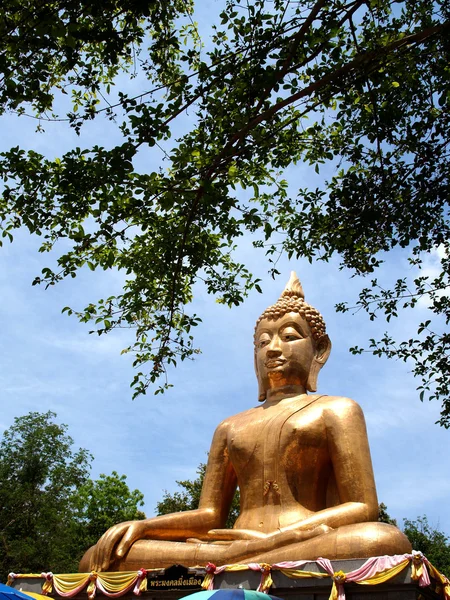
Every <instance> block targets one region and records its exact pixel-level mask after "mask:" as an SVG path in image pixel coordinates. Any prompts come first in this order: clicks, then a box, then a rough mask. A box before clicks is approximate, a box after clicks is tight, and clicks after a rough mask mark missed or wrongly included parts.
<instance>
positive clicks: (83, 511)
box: [0, 411, 145, 580]
mask: <svg viewBox="0 0 450 600" xmlns="http://www.w3.org/2000/svg"><path fill="white" fill-rule="evenodd" d="M55 418H56V415H55V413H53V412H51V411H49V412H47V413H37V412H31V413H29V414H28V415H25V416H23V417H17V418H16V419H15V421H14V424H13V425H12V426H11V427H10V428H9V429H7V430H6V431H5V432H4V433H3V437H2V439H1V441H0V506H1V507H2V510H1V511H0V569H1V573H2V578H3V580H6V577H7V574H8V573H9V572H11V571H13V572H16V573H20V572H25V573H26V572H28V573H29V572H34V573H36V572H38V573H40V572H41V571H42V570H51V571H54V572H55V573H58V572H59V573H67V572H69V573H70V572H73V571H76V570H77V569H78V562H79V560H80V558H81V556H82V554H83V553H84V552H85V550H86V549H87V548H88V547H89V546H90V545H92V543H94V542H96V541H97V539H98V538H99V536H100V535H102V534H103V533H104V531H105V530H106V529H107V528H108V527H109V526H110V525H112V524H114V523H117V522H120V521H122V520H127V519H138V518H143V517H144V516H145V515H143V513H142V512H141V511H139V509H138V506H140V505H142V504H143V497H142V494H141V493H140V492H139V491H138V490H134V491H133V492H131V491H130V490H129V489H128V486H127V485H126V483H125V476H119V475H117V473H115V472H113V473H112V475H110V476H105V475H101V476H100V479H99V480H98V481H91V480H90V479H89V469H90V463H91V460H92V456H91V454H90V453H89V452H88V451H87V450H85V449H83V448H80V449H78V450H74V449H73V440H72V438H71V437H70V436H69V435H68V434H67V426H66V425H59V424H58V423H56V422H55Z"/></svg>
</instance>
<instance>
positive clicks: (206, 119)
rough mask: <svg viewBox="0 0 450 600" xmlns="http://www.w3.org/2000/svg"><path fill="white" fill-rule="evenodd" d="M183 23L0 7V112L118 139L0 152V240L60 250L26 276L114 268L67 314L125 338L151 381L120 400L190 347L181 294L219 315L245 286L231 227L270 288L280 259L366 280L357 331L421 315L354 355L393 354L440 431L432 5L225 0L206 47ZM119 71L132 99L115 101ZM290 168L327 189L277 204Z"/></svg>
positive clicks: (437, 56)
mask: <svg viewBox="0 0 450 600" xmlns="http://www.w3.org/2000/svg"><path fill="white" fill-rule="evenodd" d="M103 9H104V12H103ZM192 11H193V4H191V3H189V2H181V1H180V2H179V3H177V2H171V3H166V2H160V1H158V0H157V1H155V2H153V3H150V4H149V5H148V6H147V5H146V6H141V5H140V4H137V3H126V2H119V1H117V2H110V3H107V5H105V7H103V5H102V14H99V13H98V11H97V9H96V8H94V7H92V6H91V4H90V3H83V2H75V3H70V7H68V6H67V4H66V3H65V2H60V1H57V2H51V3H49V2H44V3H34V2H29V3H26V4H23V3H18V2H15V1H12V0H11V1H8V2H7V5H6V9H5V10H4V15H3V16H2V19H3V20H2V21H1V27H2V28H3V30H4V32H5V35H4V36H2V38H0V39H1V41H0V44H1V48H2V50H0V53H1V54H0V55H1V61H2V65H3V70H4V72H5V76H4V79H3V84H2V85H3V86H4V87H3V88H2V90H3V92H2V95H0V100H3V108H4V110H15V111H17V112H19V113H30V111H34V115H35V117H36V118H39V123H40V126H41V124H42V123H44V122H45V120H54V119H63V120H64V119H65V120H66V121H67V125H68V126H70V127H73V128H75V130H76V131H77V132H80V131H82V128H83V127H86V126H87V124H88V122H89V121H91V120H92V119H98V118H106V119H109V120H111V121H112V122H114V123H116V124H117V127H118V129H119V130H120V133H121V135H122V142H121V143H120V144H118V145H116V146H113V147H101V146H98V145H97V146H94V147H92V148H79V147H77V148H73V149H72V150H70V151H68V152H66V153H65V154H64V155H63V156H61V157H58V158H48V157H45V156H43V155H41V154H39V153H38V152H36V151H34V150H30V151H28V152H25V151H24V150H23V149H21V148H19V147H17V146H16V147H12V148H11V149H10V150H9V151H5V152H3V153H1V155H0V176H1V177H2V179H3V182H4V189H3V196H2V199H1V201H0V220H1V228H2V231H3V233H2V235H3V237H4V238H6V239H10V240H12V238H13V231H14V230H15V229H17V228H20V227H25V228H27V229H28V230H29V231H30V233H32V234H35V235H38V236H41V237H42V245H41V248H40V250H41V251H42V252H56V253H57V260H56V263H57V266H56V267H46V268H44V269H43V272H42V273H41V274H40V275H38V276H37V277H36V279H35V281H34V283H42V284H44V285H46V286H51V285H55V284H56V283H57V282H59V281H61V280H63V279H65V278H67V277H75V276H76V274H77V272H78V270H79V269H81V268H83V267H87V268H89V269H91V270H96V269H105V270H107V269H119V270H122V271H123V272H124V273H125V274H126V276H127V280H126V283H125V285H124V289H123V291H122V293H120V294H118V295H111V296H109V297H107V298H102V299H99V300H97V301H95V299H93V301H92V303H89V304H88V306H86V307H85V308H84V310H77V309H76V308H75V307H66V308H65V309H64V310H65V311H67V312H68V313H69V314H72V313H75V314H76V315H77V316H78V318H79V319H80V320H81V321H83V322H93V323H94V324H95V327H96V331H97V332H98V333H99V334H103V333H108V332H110V331H111V330H113V329H115V328H119V327H131V328H134V329H135V330H136V341H135V343H134V344H132V345H131V346H129V347H128V348H126V349H125V350H124V351H126V352H134V353H135V362H134V366H135V367H138V368H142V366H143V365H145V364H147V363H148V365H149V367H148V371H146V370H144V369H143V368H142V370H138V372H137V374H136V376H135V378H134V380H133V383H132V385H133V386H134V390H135V392H134V394H135V395H137V394H141V393H145V392H146V390H147V389H148V387H149V386H150V385H152V384H154V383H155V382H157V381H161V380H160V377H161V376H163V380H162V381H163V383H162V384H160V387H158V388H157V389H156V392H159V391H162V390H163V389H164V388H165V387H167V385H168V384H167V380H164V375H165V372H166V366H167V365H168V364H169V365H170V364H176V362H177V360H179V359H181V360H184V359H186V358H189V357H192V356H193V355H194V354H195V353H196V352H197V349H196V347H195V344H194V339H193V335H192V329H193V327H194V326H195V325H197V323H198V321H199V316H197V315H195V314H190V313H189V312H188V309H187V305H188V304H189V302H190V301H191V299H192V294H193V286H194V285H195V284H196V283H197V282H199V281H201V282H203V283H204V285H205V287H206V290H207V291H208V293H210V294H213V295H215V296H216V297H217V300H218V301H219V302H223V303H225V304H227V305H230V306H232V305H237V304H239V303H241V302H242V301H243V299H244V298H245V296H246V295H247V294H248V293H249V291H250V290H252V289H254V288H256V289H257V290H260V287H259V282H258V279H256V278H255V277H254V276H253V275H252V274H251V273H250V272H249V270H248V268H247V267H246V265H245V264H242V263H241V262H239V261H238V260H237V259H236V257H235V254H234V249H235V246H236V244H237V243H238V241H239V239H240V238H241V237H242V236H243V235H251V236H252V240H253V244H254V245H255V246H256V247H260V248H261V251H262V252H265V254H266V256H267V259H268V261H269V263H268V264H269V269H270V271H271V273H272V275H273V276H275V275H276V274H277V269H276V257H277V256H278V255H279V254H280V253H285V254H286V255H287V256H289V257H296V258H298V257H306V258H308V259H309V260H311V261H312V260H313V259H320V260H325V261H326V260H329V259H330V257H331V256H333V255H334V254H338V255H339V256H340V259H341V266H342V267H347V268H349V269H351V270H352V272H353V273H354V274H357V275H368V274H369V275H370V276H371V277H372V278H371V280H370V284H369V285H368V286H366V287H364V289H363V290H362V291H361V295H360V297H359V299H358V300H357V301H356V304H355V309H356V310H358V309H363V310H366V311H367V312H368V314H369V317H370V318H371V319H374V318H375V317H376V316H377V315H378V314H381V315H384V316H385V317H386V319H387V320H388V321H389V320H390V319H391V318H392V317H396V316H397V315H398V314H399V312H400V311H401V310H403V309H408V308H413V307H414V306H415V305H416V304H417V302H418V300H419V299H421V298H424V299H426V301H427V302H428V306H429V309H430V318H429V319H427V320H425V321H422V322H419V323H417V327H416V332H415V333H414V335H413V336H412V337H411V338H410V339H408V340H399V341H396V340H394V339H393V338H392V337H391V336H390V335H389V334H386V335H385V336H384V337H383V338H382V339H381V340H371V342H370V347H369V350H371V351H372V352H373V353H374V354H376V355H385V356H389V357H398V358H401V359H403V360H405V361H410V362H411V363H412V365H413V372H414V374H415V375H417V376H419V377H420V378H421V383H420V385H419V389H420V394H421V398H422V399H423V398H424V397H425V396H428V397H429V398H436V399H438V400H440V401H441V403H442V413H441V420H440V423H441V424H442V425H444V426H446V427H448V426H450V395H449V393H450V389H449V385H450V383H449V382H450V378H449V374H450V364H449V360H448V352H449V349H450V337H449V335H448V333H447V325H448V321H449V318H450V298H449V296H448V295H447V293H446V290H447V288H448V287H449V269H450V267H449V259H448V242H447V239H448V232H449V222H448V197H449V193H448V192H449V188H448V178H449V177H448V176H449V161H448V145H449V133H448V132H449V130H450V128H449V106H450V96H449V92H448V90H449V77H450V70H449V67H448V64H449V47H450V42H449V40H450V36H449V35H448V33H449V23H450V21H449V6H448V2H446V1H445V0H436V1H433V2H429V1H428V0H398V1H397V0H373V1H372V0H371V1H369V2H366V1H363V0H317V1H311V0H300V1H298V2H295V3H292V2H286V1H285V0H274V1H270V2H269V1H267V0H252V1H251V2H248V1H244V0H226V1H225V2H224V5H223V10H222V11H221V12H220V14H219V15H217V17H216V18H215V19H214V25H213V28H212V35H211V37H210V38H209V39H207V40H201V39H200V36H199V33H198V27H197V25H196V24H195V22H194V20H193V12H192ZM54 14H57V15H58V18H57V19H56V20H55V22H53V20H52V15H54ZM54 23H55V24H54ZM98 42H99V43H98ZM35 56H36V57H37V59H36V60H35V59H34V57H35ZM22 59H23V60H22ZM123 70H125V71H127V72H128V74H129V76H130V77H136V81H137V82H138V84H139V85H138V87H139V91H138V93H133V94H132V95H131V94H130V93H127V91H126V90H125V89H119V88H117V89H116V88H115V87H114V85H113V84H114V82H115V81H116V79H114V77H115V75H116V74H117V73H118V72H119V71H123ZM117 81H118V82H119V81H123V79H118V80H117ZM65 96H67V97H69V98H70V102H69V103H67V102H66V103H64V101H63V99H64V97H65ZM64 107H65V108H64ZM58 109H59V110H60V112H59V113H58ZM187 111H188V112H189V115H190V116H191V118H190V121H189V123H190V125H189V127H190V128H188V130H187V131H185V132H184V133H180V131H181V129H180V127H179V121H180V120H182V119H183V117H184V115H185V114H186V112H187ZM184 125H185V123H184ZM185 129H186V127H184V130H185ZM173 136H175V137H176V139H175V140H174V141H171V137H173ZM158 153H159V154H158ZM139 156H145V157H146V158H147V161H146V167H145V168H143V169H138V168H137V167H136V164H137V158H138V157H139ZM301 161H302V162H306V163H307V164H309V165H311V167H312V168H313V169H315V171H316V172H317V173H319V174H323V176H322V177H320V178H318V184H317V187H315V188H303V189H300V190H291V189H290V187H289V184H288V181H286V180H285V179H284V178H283V172H284V171H285V169H287V167H289V166H290V165H292V164H297V163H299V162H301ZM241 188H243V189H244V190H245V193H243V192H241V191H240V189H241ZM61 241H64V244H61V243H60V242H61ZM397 248H403V249H405V251H407V252H408V253H409V254H408V256H409V262H410V265H411V271H410V273H411V275H410V276H409V277H405V278H402V279H400V280H398V281H396V282H393V284H392V288H391V289H384V288H382V287H380V285H379V283H378V279H377V278H376V277H373V275H372V274H373V273H376V270H377V269H378V268H379V267H380V265H381V264H382V263H383V260H384V257H385V253H386V252H390V251H392V250H394V249H397ZM436 252H440V256H441V271H440V273H439V274H438V275H437V276H429V275H427V274H425V273H423V272H422V271H421V266H422V264H423V261H424V257H426V256H427V255H428V254H430V253H436ZM337 308H338V310H341V311H345V310H350V308H351V307H349V306H348V305H347V304H346V303H344V302H341V303H339V304H338V307H337ZM361 351H362V349H361V348H359V347H355V348H353V352H355V353H358V352H361Z"/></svg>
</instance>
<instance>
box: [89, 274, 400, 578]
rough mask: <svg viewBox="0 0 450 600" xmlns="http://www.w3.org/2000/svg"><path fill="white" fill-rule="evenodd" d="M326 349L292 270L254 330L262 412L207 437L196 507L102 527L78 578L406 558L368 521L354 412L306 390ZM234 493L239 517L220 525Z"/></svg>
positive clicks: (362, 447) (389, 531) (394, 540)
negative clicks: (175, 567) (173, 568)
mask: <svg viewBox="0 0 450 600" xmlns="http://www.w3.org/2000/svg"><path fill="white" fill-rule="evenodd" d="M330 349H331V343H330V340H329V338H328V336H327V335H326V333H325V323H324V321H323V319H322V317H321V315H320V313H318V311H317V310H316V309H315V308H313V307H311V306H310V305H309V304H307V303H306V302H305V301H304V295H303V290H302V288H301V285H300V282H299V281H298V279H297V277H296V275H295V274H294V273H293V274H292V276H291V279H290V280H289V283H288V285H287V287H286V289H285V291H284V292H283V294H282V296H281V298H280V299H279V300H278V302H277V303H276V304H275V305H273V306H271V307H269V308H268V309H267V310H266V311H264V313H263V314H262V315H261V317H260V318H259V319H258V322H257V326H256V330H255V369H256V374H257V377H258V385H259V398H260V400H261V401H262V404H261V405H259V406H257V407H255V408H251V409H250V410H247V411H245V412H242V413H239V414H238V415H235V416H233V417H230V418H229V419H225V421H223V422H222V423H221V424H220V425H219V426H218V428H217V429H216V432H215V434H214V438H213V441H212V444H211V449H210V452H209V459H208V466H207V470H206V475H205V480H204V484H203V490H202V495H201V499H200V506H199V508H198V509H197V510H191V511H186V512H179V513H174V514H171V515H163V516H160V517H154V518H151V519H145V520H143V521H130V522H127V523H120V524H119V525H116V526H114V527H112V528H111V529H109V530H108V531H107V532H106V533H105V534H104V535H103V536H102V537H101V538H100V540H99V541H98V542H97V544H96V545H95V546H93V547H92V548H90V549H89V550H88V551H87V552H86V554H85V555H84V557H83V559H82V560H81V563H80V571H82V572H87V571H90V570H96V571H106V570H134V569H139V568H141V567H147V568H150V567H165V566H170V565H172V564H176V563H181V564H184V565H189V566H192V565H196V564H200V565H205V564H206V563H207V562H208V561H211V562H213V563H215V564H217V565H223V564H227V563H236V562H243V561H245V562H266V563H271V564H273V563H276V562H280V561H285V560H302V559H315V558H317V557H319V556H324V557H327V558H329V559H345V558H367V557H370V556H378V555H383V554H403V553H405V552H410V551H411V545H410V543H409V541H408V539H407V538H406V536H405V535H404V534H403V533H401V532H400V531H399V530H398V529H397V528H396V527H393V526H392V525H387V524H385V523H377V522H376V519H377V516H378V501H377V494H376V490H375V482H374V477H373V470H372V462H371V458H370V451H369V444H368V440H367V432H366V426H365V422H364V416H363V413H362V411H361V408H360V407H359V406H358V404H357V403H356V402H354V401H353V400H350V399H349V398H343V397H340V396H324V395H317V394H308V393H307V392H308V391H315V390H316V383H317V375H318V373H319V370H320V369H321V367H322V366H323V365H324V364H325V362H326V360H327V358H328V356H329V353H330ZM236 486H239V489H240V494H241V507H240V516H239V518H238V519H237V521H236V524H235V526H234V528H233V529H223V527H224V524H225V521H226V519H227V515H228V512H229V509H230V505H231V501H232V498H233V495H234V492H235V490H236Z"/></svg>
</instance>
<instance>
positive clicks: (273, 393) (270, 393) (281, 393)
mask: <svg viewBox="0 0 450 600" xmlns="http://www.w3.org/2000/svg"><path fill="white" fill-rule="evenodd" d="M301 394H306V389H305V388H304V387H303V386H302V385H293V384H292V385H283V386H280V387H276V388H271V389H269V390H267V393H266V402H267V403H268V404H275V403H277V402H279V401H280V400H284V398H292V397H293V396H300V395H301Z"/></svg>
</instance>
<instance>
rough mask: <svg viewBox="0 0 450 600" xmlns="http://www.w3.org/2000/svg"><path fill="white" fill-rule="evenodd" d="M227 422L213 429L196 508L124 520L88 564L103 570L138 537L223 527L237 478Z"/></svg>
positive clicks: (197, 533)
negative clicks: (138, 519)
mask: <svg viewBox="0 0 450 600" xmlns="http://www.w3.org/2000/svg"><path fill="white" fill-rule="evenodd" d="M226 448H227V423H226V422H224V423H221V424H220V425H219V427H218V428H217V429H216V432H215V434H214V438H213V441H212V444H211V449H210V453H209V459H208V465H207V468H206V474H205V479H204V482H203V488H202V495H201V499H200V506H199V508H198V509H196V510H189V511H184V512H177V513H172V514H168V515H161V516H159V517H153V518H151V519H144V520H142V521H128V522H126V523H120V524H119V525H115V526H114V527H111V528H110V529H108V531H107V532H106V533H105V534H104V535H103V536H102V537H101V538H100V540H99V541H98V542H97V545H96V547H95V550H94V553H93V558H92V563H91V568H92V569H94V570H103V571H104V570H106V569H107V568H108V567H109V565H110V563H111V562H112V560H114V558H115V557H117V558H122V557H123V556H125V554H126V553H127V552H128V550H129V549H130V547H131V546H132V544H133V543H134V542H135V541H137V540H140V539H154V540H169V541H178V540H182V541H185V540H186V539H187V538H189V537H197V538H203V539H209V536H208V531H209V530H210V529H212V528H214V527H223V525H224V524H225V521H226V519H227V516H228V512H229V509H230V506H231V502H232V499H233V495H234V492H235V490H236V485H237V479H236V474H235V472H234V469H233V466H232V464H231V462H230V460H229V458H228V453H227V451H226Z"/></svg>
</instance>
